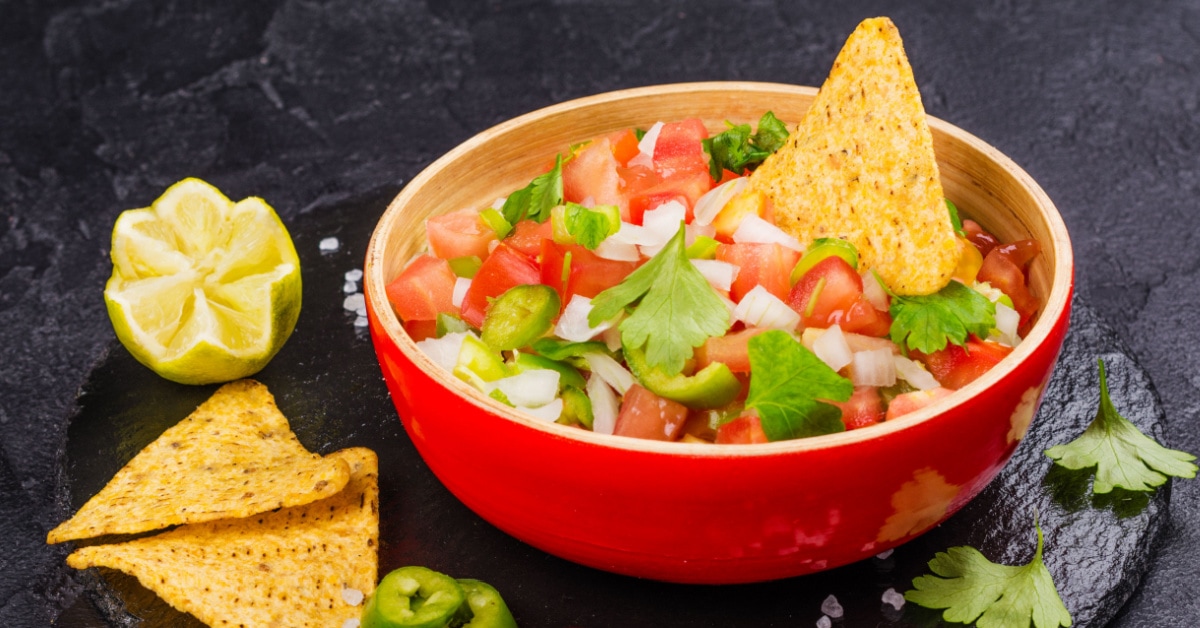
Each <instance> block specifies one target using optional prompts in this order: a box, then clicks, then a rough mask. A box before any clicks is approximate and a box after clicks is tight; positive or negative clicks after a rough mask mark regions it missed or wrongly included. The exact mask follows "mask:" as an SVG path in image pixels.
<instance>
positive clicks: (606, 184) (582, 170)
mask: <svg viewBox="0 0 1200 628" xmlns="http://www.w3.org/2000/svg"><path fill="white" fill-rule="evenodd" d="M786 137H787V130H786V127H785V126H784V125H783V124H782V123H781V122H779V121H778V120H777V119H775V117H774V116H773V115H772V114H771V113H769V112H768V113H767V114H765V115H764V116H763V117H762V119H761V120H760V121H759V124H758V129H757V131H755V130H754V129H753V128H752V127H751V126H750V125H748V124H744V125H737V126H734V125H730V128H729V129H727V130H725V131H723V132H722V133H718V134H715V135H711V136H710V134H709V132H708V130H707V129H706V128H705V126H704V124H703V123H702V122H701V121H700V120H698V119H690V120H682V121H677V122H669V123H661V122H660V123H656V124H654V125H653V126H652V127H650V128H649V129H646V130H644V131H643V130H639V129H627V130H622V131H619V132H615V133H610V134H607V135H603V136H600V137H596V138H593V139H592V140H590V141H588V142H585V143H584V144H581V145H576V146H572V147H570V149H569V150H567V151H566V152H565V154H563V155H559V156H557V157H556V158H555V161H554V164H553V166H552V167H550V169H549V171H548V172H546V173H543V174H542V175H539V176H538V177H536V178H535V179H534V180H533V181H531V182H530V184H529V185H528V186H526V187H525V188H522V189H520V190H516V191H514V192H513V193H511V194H510V195H509V196H508V197H506V198H503V199H498V200H497V201H496V202H495V203H494V204H492V205H491V206H489V207H483V208H465V209H462V210H460V211H455V212H452V213H447V214H442V215H438V216H433V217H431V218H429V219H428V220H427V221H426V230H427V236H428V251H427V252H425V253H422V254H420V255H418V256H416V257H415V258H414V259H412V260H411V261H410V262H409V263H408V265H407V266H406V267H405V268H404V270H403V271H402V272H401V274H400V275H399V276H398V277H397V278H396V279H395V280H394V281H393V282H392V283H391V284H390V285H389V286H388V287H387V296H388V299H389V301H390V302H391V304H392V306H393V308H394V310H395V312H396V314H397V315H398V316H399V318H400V319H401V321H402V322H403V325H404V328H405V329H406V330H407V332H408V333H409V334H410V336H411V337H412V338H413V339H414V340H415V341H417V346H418V347H420V348H421V349H422V351H424V352H425V353H426V354H427V355H429V356H430V358H432V360H433V361H434V362H436V363H438V364H440V365H442V366H443V367H444V368H446V369H447V370H448V371H450V372H451V373H453V374H454V375H455V376H456V377H458V378H460V379H462V380H464V381H466V382H468V383H470V384H472V385H473V386H475V387H477V388H478V389H479V390H480V391H482V392H483V393H484V394H487V395H489V396H491V397H492V398H494V399H497V400H499V401H500V402H502V403H505V404H508V405H510V406H514V407H516V408H519V409H521V410H523V411H525V412H527V413H529V414H530V415H532V416H534V417H537V418H539V419H542V420H546V421H554V422H558V423H560V424H564V425H569V426H574V427H578V428H580V429H586V430H592V431H595V432H600V433H608V434H618V435H625V436H632V437H637V438H649V439H657V440H668V441H687V442H709V443H758V442H768V441H774V440H782V439H788V438H798V437H805V436H814V435H819V434H825V433H831V432H838V431H843V430H851V429H860V428H865V427H869V426H871V425H874V424H877V423H881V422H883V421H888V420H892V419H895V418H896V417H899V416H902V415H904V414H906V413H909V412H912V411H914V410H917V409H919V408H921V407H924V406H926V405H928V404H930V403H932V402H934V401H936V400H938V399H940V398H942V397H945V396H946V395H948V394H950V393H951V392H952V391H953V390H955V389H958V388H961V387H963V386H965V385H967V384H968V383H970V382H971V381H973V380H975V379H976V378H978V377H979V376H980V375H982V374H983V373H985V372H987V370H988V369H990V368H991V367H992V366H994V365H995V364H996V363H997V362H999V361H1000V360H1001V359H1003V358H1004V357H1005V356H1006V355H1008V354H1009V353H1010V352H1011V351H1012V350H1013V348H1014V347H1015V346H1016V345H1017V344H1018V343H1020V341H1021V336H1022V335H1023V334H1024V333H1025V332H1026V331H1027V330H1028V328H1029V326H1030V325H1031V324H1032V321H1033V319H1034V317H1035V315H1036V313H1037V311H1038V309H1039V308H1040V306H1041V304H1040V302H1039V300H1038V298H1037V297H1036V296H1035V295H1033V294H1032V293H1031V291H1030V289H1029V288H1028V285H1027V281H1026V268H1027V266H1028V264H1029V262H1030V261H1031V260H1032V259H1033V258H1034V257H1035V256H1036V255H1037V254H1038V253H1039V245H1038V243H1037V242H1036V241H1033V240H1022V241H1019V242H1012V243H1001V242H1000V241H998V240H997V238H996V237H995V236H993V235H992V234H990V233H988V232H987V231H985V230H984V229H983V228H982V227H981V226H980V225H979V224H978V223H976V222H975V221H972V220H969V219H960V217H959V215H958V210H957V208H956V207H955V206H954V205H953V203H951V202H950V201H949V200H947V201H946V205H947V211H948V212H950V214H951V218H952V221H953V222H954V224H955V229H956V232H957V233H958V235H959V243H960V249H961V257H960V261H959V264H958V268H957V270H956V271H955V275H954V280H953V281H951V282H950V284H949V285H947V286H946V287H945V288H943V289H942V290H941V291H939V292H938V293H935V294H932V295H925V296H898V295H896V294H894V293H893V292H892V291H891V290H889V288H888V286H886V285H883V282H882V281H881V280H880V279H879V278H878V276H877V275H875V274H873V273H872V272H871V271H870V270H869V269H865V268H860V267H859V264H858V255H857V252H856V251H855V248H854V246H853V245H852V244H850V243H849V242H846V241H844V240H839V239H829V238H822V239H819V240H816V241H814V242H798V241H796V240H795V239H794V238H792V237H791V236H790V235H789V234H787V233H786V232H784V231H782V230H781V229H779V228H778V227H776V226H775V224H774V222H773V220H772V213H773V212H772V204H771V201H770V199H769V198H768V197H767V196H765V195H764V194H763V193H762V192H760V191H758V190H756V189H755V188H754V186H752V185H749V184H748V183H749V178H748V176H747V175H748V174H749V173H750V172H752V170H753V169H754V168H755V166H756V165H757V164H758V163H760V162H761V161H762V160H763V159H764V158H765V157H766V156H768V155H770V154H771V152H772V151H774V150H775V149H777V148H778V147H779V146H780V145H782V143H783V141H784V140H785V139H786Z"/></svg>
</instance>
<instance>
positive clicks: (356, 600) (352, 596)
mask: <svg viewBox="0 0 1200 628" xmlns="http://www.w3.org/2000/svg"><path fill="white" fill-rule="evenodd" d="M342 599H343V600H345V602H346V603H347V604H349V605H350V606H358V605H359V604H362V601H363V592H362V591H359V590H358V589H351V588H350V587H342Z"/></svg>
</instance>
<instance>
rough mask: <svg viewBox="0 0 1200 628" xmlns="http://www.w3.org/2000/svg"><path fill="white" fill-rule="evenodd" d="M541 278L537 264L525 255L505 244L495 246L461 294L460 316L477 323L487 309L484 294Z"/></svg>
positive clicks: (499, 291) (497, 291) (494, 295)
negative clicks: (462, 295) (469, 285)
mask: <svg viewBox="0 0 1200 628" xmlns="http://www.w3.org/2000/svg"><path fill="white" fill-rule="evenodd" d="M541 278H542V275H541V271H539V270H538V266H537V264H535V263H533V261H532V260H530V259H529V258H528V257H525V255H523V254H522V253H520V252H518V251H517V250H515V249H513V248H512V247H510V246H508V245H507V244H501V245H500V246H497V247H496V249H495V250H494V251H492V254H491V255H489V256H488V258H487V259H485V260H483V266H480V267H479V272H477V273H475V278H474V279H472V280H471V287H470V288H469V289H468V290H467V294H466V295H465V296H464V297H463V303H462V318H463V320H464V321H466V322H468V323H470V324H471V325H474V326H475V327H479V326H480V325H482V324H483V317H484V315H485V314H486V313H487V308H488V303H489V302H488V297H492V298H495V297H498V296H500V295H502V294H504V293H505V292H507V291H508V289H509V288H512V287H513V286H518V285H521V284H527V283H538V282H539V281H540V280H541Z"/></svg>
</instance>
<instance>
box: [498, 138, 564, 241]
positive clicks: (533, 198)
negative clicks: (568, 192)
mask: <svg viewBox="0 0 1200 628" xmlns="http://www.w3.org/2000/svg"><path fill="white" fill-rule="evenodd" d="M562 164H563V160H562V155H558V156H556V157H555V158H554V167H553V168H551V169H550V172H547V173H544V174H540V175H538V176H536V177H534V178H533V180H532V181H530V182H529V185H527V186H525V187H523V188H521V189H519V190H517V191H515V192H513V193H512V194H509V195H508V198H506V199H504V206H503V207H501V208H500V213H501V214H504V219H505V220H507V221H508V224H510V225H515V224H517V222H518V221H520V220H522V219H525V218H532V219H534V220H536V221H538V222H546V219H548V218H550V210H552V209H554V207H555V206H557V205H562V202H563V178H562Z"/></svg>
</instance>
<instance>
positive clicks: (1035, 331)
mask: <svg viewBox="0 0 1200 628" xmlns="http://www.w3.org/2000/svg"><path fill="white" fill-rule="evenodd" d="M731 91H735V92H752V93H769V94H777V95H779V96H785V97H786V96H790V95H795V96H807V97H812V96H815V95H816V93H817V88H815V87H809V86H800V85H788V84H784V83H769V82H754V81H705V82H691V83H671V84H664V85H651V86H646V87H635V88H630V89H622V90H616V91H611V92H604V93H601V94H596V95H592V96H585V97H582V98H577V99H574V100H569V101H565V102H562V103H558V104H555V105H550V106H548V107H543V108H541V109H537V110H534V111H531V112H529V113H526V114H523V115H520V116H517V117H515V118H512V119H509V120H507V121H505V122H501V123H500V124H497V125H495V126H492V127H490V128H488V129H486V130H484V131H481V132H479V133H477V134H476V135H474V136H473V137H471V138H470V139H468V140H466V141H465V142H463V143H461V144H459V145H458V146H456V147H455V148H453V149H451V150H450V151H449V152H447V153H446V154H445V155H443V156H442V157H440V158H438V159H437V160H436V161H434V162H433V163H431V164H430V165H429V166H427V167H426V168H425V169H424V170H422V171H421V172H420V174H418V175H417V176H416V177H414V178H413V179H412V180H411V181H409V182H408V184H407V185H405V186H404V188H403V189H402V190H401V191H400V193H399V194H397V196H396V197H395V198H394V199H393V200H392V202H391V203H390V204H389V205H388V207H387V209H386V210H385V211H384V213H383V215H382V216H381V217H380V219H379V223H378V224H377V225H376V227H375V231H374V232H373V233H372V234H371V240H370V242H369V244H368V246H367V254H366V260H365V262H364V268H365V278H364V282H365V283H364V288H365V292H366V295H367V297H368V299H369V301H370V307H369V308H368V313H369V314H370V315H372V316H375V317H377V318H378V321H377V322H378V323H379V324H380V327H381V328H382V329H383V330H384V332H385V333H386V335H387V337H388V339H389V340H390V341H391V342H392V343H393V344H394V345H395V346H396V348H397V349H399V351H400V352H401V353H402V354H403V355H404V356H405V357H406V358H407V359H409V360H411V361H412V362H413V363H414V364H416V365H417V366H419V367H420V368H421V369H422V370H423V371H425V372H426V373H428V374H429V375H430V377H432V378H433V379H434V380H435V381H437V382H438V383H440V384H441V385H443V386H445V387H447V388H449V389H451V390H453V391H456V392H457V393H458V394H459V396H461V397H463V398H465V399H466V400H467V401H468V402H470V403H471V404H473V405H475V406H477V407H478V408H479V409H480V410H482V411H483V412H485V413H487V414H492V415H495V416H497V417H499V418H501V419H504V420H510V421H515V422H517V423H520V424H522V425H525V426H527V427H529V428H530V429H535V430H538V431H541V432H545V433H547V435H549V436H553V437H556V438H562V439H566V440H572V441H578V442H580V443H583V444H589V445H596V446H600V447H612V448H616V449H622V450H628V451H642V452H648V453H658V454H665V455H672V456H683V457H694V458H732V457H738V458H741V457H746V456H766V457H770V456H777V455H780V454H786V453H793V452H803V451H814V450H821V449H826V448H832V447H840V446H844V445H849V444H853V443H857V442H862V441H867V440H872V439H877V438H886V437H887V436H889V435H891V434H893V433H895V432H897V431H900V430H905V429H908V428H909V427H911V426H914V425H918V424H920V423H924V422H925V421H928V420H930V419H932V418H933V417H935V416H937V415H940V414H943V413H945V412H948V411H951V410H952V409H953V408H955V407H957V406H959V405H961V404H962V403H963V402H964V401H966V400H967V399H969V398H970V397H972V396H974V395H976V394H978V393H979V392H980V391H982V390H984V389H985V388H988V387H990V386H993V385H995V384H996V383H997V382H999V381H1000V380H1001V379H1003V378H1004V377H1006V376H1008V375H1009V374H1010V373H1012V372H1013V371H1015V370H1016V369H1017V368H1018V367H1019V366H1021V365H1022V364H1024V362H1025V361H1026V360H1027V359H1028V358H1029V357H1030V356H1031V355H1032V354H1033V353H1034V350H1035V349H1036V348H1038V347H1040V346H1041V345H1042V344H1043V343H1045V342H1046V341H1047V339H1048V338H1049V337H1050V334H1051V331H1052V330H1053V328H1054V327H1055V325H1056V324H1057V322H1058V321H1059V320H1060V319H1061V318H1062V317H1064V316H1065V315H1067V312H1068V309H1069V306H1070V297H1071V291H1072V287H1073V281H1074V278H1073V268H1074V262H1073V253H1072V250H1071V240H1070V236H1069V234H1068V233H1067V228H1066V224H1065V223H1064V222H1063V220H1062V216H1061V215H1060V214H1059V213H1058V209H1057V208H1056V207H1055V206H1054V203H1053V201H1051V200H1050V197H1049V196H1048V195H1047V194H1046V193H1045V191H1044V190H1042V188H1041V186H1039V185H1038V184H1037V182H1036V181H1034V180H1033V178H1032V177H1031V176H1029V174H1028V173H1026V172H1025V170H1024V169H1022V168H1021V167H1020V166H1018V165H1017V164H1016V163H1015V162H1014V161H1012V160H1011V159H1010V158H1008V157H1007V156H1006V155H1004V154H1003V153H1001V152H1000V151H999V150H997V149H996V148H994V147H993V146H991V145H990V144H988V143H987V142H984V141H983V140H981V139H979V138H978V137H975V136H974V135H972V134H970V133H968V132H966V131H964V130H962V129H960V128H958V127H956V126H954V125H953V124H950V123H949V122H946V121H944V120H941V119H939V118H936V117H934V116H929V115H927V118H928V121H929V126H930V128H931V130H932V131H933V132H934V134H935V135H936V134H939V133H940V134H943V135H946V136H949V137H951V138H953V139H955V140H957V141H959V142H961V143H963V144H965V145H967V146H969V147H970V148H971V149H972V150H975V151H977V152H978V153H980V154H981V155H982V156H983V157H985V158H986V159H988V160H990V161H992V162H994V163H995V164H996V165H997V166H999V167H1000V168H1001V169H1002V170H1004V171H1005V172H1006V173H1008V175H1009V176H1011V177H1012V178H1013V179H1014V181H1015V182H1016V183H1017V184H1018V185H1020V186H1021V187H1022V188H1024V190H1025V191H1026V192H1027V193H1028V194H1029V195H1030V197H1031V198H1032V199H1033V201H1034V203H1035V204H1036V206H1037V207H1038V209H1039V210H1040V217H1041V219H1042V220H1043V221H1045V223H1046V226H1047V227H1048V229H1049V232H1050V234H1051V239H1052V240H1053V242H1052V243H1049V242H1042V245H1043V246H1047V245H1050V246H1053V249H1054V264H1053V266H1051V267H1050V270H1051V272H1052V273H1053V281H1052V283H1051V288H1050V293H1049V295H1048V297H1047V299H1046V303H1045V304H1044V306H1043V308H1042V311H1041V313H1040V314H1039V317H1038V321H1037V322H1036V323H1034V326H1033V328H1032V329H1031V330H1030V332H1029V334H1028V335H1027V336H1026V337H1025V338H1024V339H1023V341H1022V342H1021V344H1020V345H1019V346H1018V347H1016V348H1015V349H1014V350H1013V352H1012V353H1011V354H1009V356H1007V357H1006V358H1005V359H1004V360H1003V361H1002V362H1001V363H1000V364H998V365H997V366H995V367H993V368H992V369H991V370H989V371H988V372H987V373H985V374H984V375H983V376H982V377H980V378H979V379H977V380H975V381H974V382H972V383H970V384H968V385H967V386H965V387H963V388H960V389H958V390H956V391H955V394H953V395H950V396H948V397H947V398H946V399H944V400H941V401H938V402H936V403H933V404H931V405H929V406H926V407H924V408H922V409H921V410H918V411H916V412H912V413H910V414H907V415H904V416H902V417H900V418H898V419H894V420H892V421H887V422H884V423H880V424H878V425H873V426H871V427H869V428H864V429H858V430H849V431H845V432H839V433H836V434H826V435H823V436H814V437H809V438H800V439H795V440H786V441H778V442H772V443H758V444H740V445H721V446H714V445H711V444H707V443H683V442H665V441H652V440H646V439H639V438H630V437H627V436H615V435H611V434H597V433H595V432H591V431H587V430H581V429H577V428H571V427H566V426H563V425H559V424H556V423H552V422H546V421H541V420H538V419H535V418H533V417H531V416H527V415H526V414H524V413H521V412H518V411H516V410H515V409H513V408H511V407H509V406H506V405H504V404H502V403H500V402H498V401H496V400H494V399H491V398H489V397H487V396H485V395H483V394H482V393H480V392H479V391H477V390H476V389H475V388H473V387H472V386H470V385H469V384H467V383H466V382H463V381H461V380H459V379H458V378H456V377H454V376H453V375H451V374H450V373H448V372H446V371H445V370H444V369H442V368H441V367H440V366H438V365H436V364H434V363H433V361H432V360H430V359H429V358H428V357H427V356H426V355H425V354H424V353H423V352H422V351H421V350H420V349H418V348H417V346H416V343H415V342H414V341H413V340H412V338H410V337H409V335H408V333H407V332H405V331H404V329H403V327H402V326H401V325H400V320H399V318H397V316H396V314H395V312H394V311H393V310H392V308H391V305H390V304H389V303H388V301H387V297H386V291H385V287H386V282H385V281H384V278H383V271H382V269H383V268H384V264H383V257H384V250H385V246H384V244H385V242H386V241H387V240H388V239H389V236H391V235H393V234H394V233H397V230H396V225H395V223H397V222H398V221H399V219H400V217H401V216H402V213H403V211H404V208H405V206H406V205H407V204H408V202H409V201H410V200H411V198H412V197H413V196H414V195H415V194H416V193H417V191H418V190H419V189H420V188H421V187H422V186H424V185H426V184H427V183H428V182H429V181H430V180H432V179H434V178H435V177H436V176H437V174H438V173H439V172H440V171H441V170H443V169H445V168H446V167H447V166H448V165H449V164H451V163H453V162H454V161H455V160H457V159H459V158H460V157H461V156H462V155H464V154H467V153H469V152H470V151H472V150H474V149H476V148H477V147H478V146H479V145H480V144H483V143H484V142H486V141H487V140H488V139H490V138H491V137H492V136H495V135H499V134H503V133H506V132H509V131H511V130H513V129H514V128H521V127H525V126H527V125H532V124H536V123H537V122H539V121H541V120H544V119H546V118H551V117H556V116H561V115H564V114H567V113H570V112H574V111H577V110H581V109H590V108H593V107H600V106H604V105H606V104H609V103H612V102H616V101H623V100H628V99H637V98H645V97H660V96H668V95H679V96H683V95H687V96H691V97H695V96H696V95H698V94H701V93H705V92H724V93H728V92H731ZM378 341H379V339H375V342H378Z"/></svg>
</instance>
